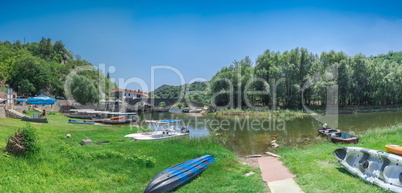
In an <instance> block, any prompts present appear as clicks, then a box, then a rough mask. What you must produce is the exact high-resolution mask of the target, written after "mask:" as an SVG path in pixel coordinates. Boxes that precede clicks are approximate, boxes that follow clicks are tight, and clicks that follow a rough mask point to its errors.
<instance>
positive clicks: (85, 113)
mask: <svg viewBox="0 0 402 193" xmlns="http://www.w3.org/2000/svg"><path fill="white" fill-rule="evenodd" d="M102 112H104V111H95V110H94V109H71V110H70V113H65V114H63V115H64V116H67V117H69V118H76V119H92V118H96V117H99V114H100V113H102Z"/></svg>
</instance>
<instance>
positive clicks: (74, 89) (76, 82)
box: [70, 75, 100, 105]
mask: <svg viewBox="0 0 402 193" xmlns="http://www.w3.org/2000/svg"><path fill="white" fill-rule="evenodd" d="M97 86H98V85H97V84H96V82H94V81H91V80H90V79H88V78H87V77H85V76H82V75H75V76H74V78H73V80H72V82H71V87H70V88H71V94H72V96H73V97H74V100H75V101H77V102H79V103H80V104H83V105H85V104H89V103H90V104H98V103H99V98H100V97H99V90H98V87H97Z"/></svg>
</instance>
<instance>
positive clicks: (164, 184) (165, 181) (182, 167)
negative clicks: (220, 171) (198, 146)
mask: <svg viewBox="0 0 402 193" xmlns="http://www.w3.org/2000/svg"><path fill="white" fill-rule="evenodd" d="M214 161H215V159H214V158H213V157H212V156H210V155H204V156H201V157H199V158H196V159H192V160H188V161H185V162H183V163H180V164H177V165H175V166H172V167H170V168H167V169H166V170H163V171H162V172H161V173H159V174H158V175H157V176H156V177H155V178H153V179H152V180H151V182H150V183H149V184H148V186H147V187H146V188H145V191H144V193H151V192H152V193H156V192H168V191H171V190H174V189H176V188H178V187H180V186H182V185H184V184H186V183H188V182H190V181H191V180H193V179H194V178H195V177H197V176H198V175H199V174H200V173H201V172H203V171H204V170H205V169H207V167H208V166H209V165H210V164H211V163H213V162H214Z"/></svg>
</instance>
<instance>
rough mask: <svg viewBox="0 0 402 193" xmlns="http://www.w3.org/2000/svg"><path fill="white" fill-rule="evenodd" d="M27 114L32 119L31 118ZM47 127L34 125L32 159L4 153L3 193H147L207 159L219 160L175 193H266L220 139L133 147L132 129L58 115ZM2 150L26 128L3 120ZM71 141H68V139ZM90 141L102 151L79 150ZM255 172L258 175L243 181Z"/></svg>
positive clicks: (0, 128)
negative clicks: (190, 163)
mask: <svg viewBox="0 0 402 193" xmlns="http://www.w3.org/2000/svg"><path fill="white" fill-rule="evenodd" d="M32 113H33V112H29V113H28V114H32ZM47 118H48V120H49V123H43V124H42V125H32V126H33V127H34V128H35V129H36V135H37V137H38V138H39V141H38V145H39V148H40V149H39V151H38V152H37V153H36V154H34V155H33V156H29V157H14V156H12V155H10V154H7V153H3V152H1V153H0V168H1V175H0V192H143V191H144V189H145V187H146V186H147V184H148V183H149V182H150V180H151V179H152V178H153V177H155V176H156V175H157V174H158V173H159V172H161V171H162V170H164V169H166V168H168V167H170V166H173V165H175V164H177V163H180V162H183V161H186V160H189V159H193V158H196V157H199V156H202V155H205V154H210V155H212V156H214V157H215V159H216V162H215V163H213V164H211V165H210V167H208V169H207V170H205V171H204V172H203V173H202V174H201V175H200V176H199V177H198V178H196V179H195V180H193V181H192V182H190V183H189V184H187V185H185V186H183V187H181V188H179V189H178V190H177V191H176V192H266V191H267V190H266V187H265V185H264V183H263V181H262V179H261V176H260V175H258V174H260V172H259V170H258V169H255V168H251V167H248V166H245V165H243V164H241V163H240V161H239V159H238V158H237V157H236V156H235V155H234V154H233V153H232V152H230V151H229V150H227V149H225V148H224V147H223V146H222V145H220V144H219V143H218V142H217V140H219V138H211V137H206V138H201V139H188V138H181V139H177V140H164V141H140V142H134V141H131V140H130V139H129V138H124V137H123V136H124V135H126V134H129V133H134V132H136V130H137V129H136V128H130V127H129V126H113V127H110V126H109V127H107V126H97V125H78V124H68V123H67V121H68V118H67V117H64V116H62V115H60V114H59V113H48V115H47ZM0 123H1V124H0V148H2V149H4V147H5V146H6V142H7V138H8V137H9V136H10V135H12V134H14V133H15V132H16V131H17V130H18V128H22V127H24V126H26V124H29V123H26V122H23V121H20V120H17V119H10V118H4V119H0ZM68 133H69V134H71V135H72V138H66V137H65V136H66V134H68ZM85 137H88V138H90V139H91V140H92V142H93V143H96V142H106V141H108V142H109V143H108V144H104V145H92V146H80V145H79V143H80V141H81V140H82V139H84V138H85ZM250 171H254V172H256V173H257V175H252V176H249V177H245V176H243V175H244V174H245V173H247V172H250Z"/></svg>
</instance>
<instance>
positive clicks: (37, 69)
mask: <svg viewBox="0 0 402 193" xmlns="http://www.w3.org/2000/svg"><path fill="white" fill-rule="evenodd" d="M77 69H85V70H78V71H77ZM73 71H77V72H74V73H71V72H73ZM71 75H74V76H76V77H72V76H71ZM68 78H70V79H71V80H70V82H69V83H70V84H71V86H70V88H71V89H72V91H69V92H68V93H69V94H72V95H73V97H74V99H75V100H76V101H77V102H80V103H83V104H85V103H96V102H98V101H99V96H100V95H102V94H101V93H104V94H105V95H108V94H109V91H110V90H112V89H114V88H116V85H115V83H112V82H111V81H110V80H109V77H105V76H104V74H103V73H102V72H100V71H99V70H98V69H96V68H95V67H94V66H92V64H90V63H89V62H88V61H86V60H81V58H80V57H79V56H76V57H75V58H74V57H73V54H72V52H71V51H69V50H67V49H66V48H65V46H64V44H63V42H62V41H56V42H52V40H51V39H50V38H47V39H46V38H42V40H41V41H40V42H30V43H26V44H22V43H21V42H20V41H19V40H17V41H15V43H11V42H9V41H5V42H0V84H5V83H7V84H8V85H9V86H10V87H12V88H14V89H15V90H16V91H17V92H18V93H19V94H20V95H26V96H35V95H38V94H46V95H53V96H62V97H66V92H65V88H64V87H65V83H66V81H68ZM84 96H85V97H84Z"/></svg>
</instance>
